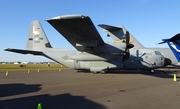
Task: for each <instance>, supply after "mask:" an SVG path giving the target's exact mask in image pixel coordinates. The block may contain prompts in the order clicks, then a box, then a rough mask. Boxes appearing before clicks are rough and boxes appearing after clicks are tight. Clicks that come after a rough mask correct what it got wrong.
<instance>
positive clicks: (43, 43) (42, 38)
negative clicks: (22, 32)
mask: <svg viewBox="0 0 180 109" xmlns="http://www.w3.org/2000/svg"><path fill="white" fill-rule="evenodd" d="M46 48H52V46H51V44H50V43H49V41H48V39H47V37H46V34H45V32H44V30H43V28H42V26H41V24H40V22H39V21H37V20H35V21H32V23H31V25H30V30H29V35H28V41H27V45H26V49H27V50H36V51H42V50H45V49H46Z"/></svg>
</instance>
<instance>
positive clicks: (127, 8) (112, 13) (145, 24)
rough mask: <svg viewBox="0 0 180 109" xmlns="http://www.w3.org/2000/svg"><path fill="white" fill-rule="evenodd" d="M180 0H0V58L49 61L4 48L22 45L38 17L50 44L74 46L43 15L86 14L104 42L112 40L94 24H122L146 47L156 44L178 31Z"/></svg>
mask: <svg viewBox="0 0 180 109" xmlns="http://www.w3.org/2000/svg"><path fill="white" fill-rule="evenodd" d="M179 11H180V0H173V1H172V0H0V13H1V14H0V62H2V61H6V62H12V61H23V62H24V61H30V62H38V61H51V60H49V59H47V58H44V57H41V56H33V55H22V54H17V53H12V52H7V51H4V49H6V48H18V49H25V48H26V42H27V37H28V32H29V28H30V23H31V21H33V20H39V21H40V22H41V25H42V26H43V29H44V31H45V33H46V35H47V37H48V39H49V41H50V43H51V45H52V46H53V47H56V48H64V49H69V50H75V48H74V47H73V46H72V45H71V44H70V43H69V42H68V41H67V40H66V39H65V38H64V37H63V36H62V35H61V34H59V33H58V32H57V31H56V30H55V29H54V28H53V27H52V26H51V25H50V24H49V23H48V22H46V21H45V20H46V19H49V18H52V17H56V16H61V15H67V14H82V15H87V16H89V17H90V18H91V20H92V21H93V23H94V25H95V27H96V29H97V30H98V32H99V33H100V35H101V37H102V38H103V40H104V41H105V42H107V41H113V40H112V38H111V37H107V35H106V33H105V32H104V31H103V30H102V29H101V28H100V27H98V26H97V25H98V24H108V25H114V26H121V25H123V26H125V28H126V29H127V30H129V31H130V33H131V34H132V35H133V36H134V37H135V38H136V39H137V40H139V42H141V43H142V45H144V46H145V47H159V48H160V47H165V48H167V47H168V46H167V45H166V44H163V45H159V44H158V43H159V42H161V40H162V39H164V38H170V37H172V36H174V35H175V34H177V33H179V32H180V14H179Z"/></svg>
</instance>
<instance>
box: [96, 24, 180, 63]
mask: <svg viewBox="0 0 180 109" xmlns="http://www.w3.org/2000/svg"><path fill="white" fill-rule="evenodd" d="M98 26H100V27H101V28H103V29H104V31H105V32H107V36H111V37H112V38H113V39H114V40H115V41H116V42H122V41H124V40H125V34H126V32H127V31H128V30H127V29H126V28H125V27H124V26H111V25H106V24H99V25H98ZM129 35H130V41H129V43H131V44H133V45H134V47H133V48H132V49H150V50H154V51H159V52H161V53H162V55H163V56H164V57H165V62H166V63H165V65H170V64H171V65H173V66H180V34H177V35H175V36H173V37H172V38H170V39H163V42H161V43H159V44H162V43H165V42H166V43H167V44H168V45H169V47H170V49H169V48H146V47H144V46H143V45H142V44H141V43H140V42H139V41H138V40H137V39H136V38H135V37H134V36H133V35H131V34H130V33H129Z"/></svg>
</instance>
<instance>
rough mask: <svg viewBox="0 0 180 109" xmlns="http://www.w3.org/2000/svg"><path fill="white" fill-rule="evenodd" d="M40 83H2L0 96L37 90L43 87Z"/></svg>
mask: <svg viewBox="0 0 180 109" xmlns="http://www.w3.org/2000/svg"><path fill="white" fill-rule="evenodd" d="M40 86H41V85H40V84H24V83H14V84H0V97H6V96H12V95H18V94H25V93H31V92H36V91H39V90H40V89H41V87H40Z"/></svg>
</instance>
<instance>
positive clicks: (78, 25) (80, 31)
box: [47, 15, 104, 51]
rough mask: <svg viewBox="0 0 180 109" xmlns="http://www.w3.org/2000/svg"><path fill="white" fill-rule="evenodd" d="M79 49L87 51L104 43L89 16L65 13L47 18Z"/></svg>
mask: <svg viewBox="0 0 180 109" xmlns="http://www.w3.org/2000/svg"><path fill="white" fill-rule="evenodd" d="M47 22H48V23H50V24H51V25H52V26H53V27H54V28H55V29H56V30H57V31H58V32H59V33H60V34H61V35H62V36H64V37H65V38H66V39H67V40H68V41H69V42H70V43H71V44H72V45H73V46H74V47H75V48H76V49H77V50H78V51H87V50H88V49H91V48H93V47H97V46H101V45H103V44H104V41H103V39H102V38H101V36H100V34H99V33H98V31H97V30H96V28H95V26H94V24H93V22H92V21H91V19H90V17H89V16H84V15H64V16H58V17H55V18H51V19H48V20H47Z"/></svg>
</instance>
